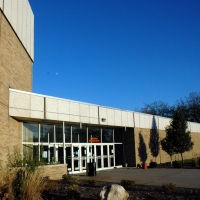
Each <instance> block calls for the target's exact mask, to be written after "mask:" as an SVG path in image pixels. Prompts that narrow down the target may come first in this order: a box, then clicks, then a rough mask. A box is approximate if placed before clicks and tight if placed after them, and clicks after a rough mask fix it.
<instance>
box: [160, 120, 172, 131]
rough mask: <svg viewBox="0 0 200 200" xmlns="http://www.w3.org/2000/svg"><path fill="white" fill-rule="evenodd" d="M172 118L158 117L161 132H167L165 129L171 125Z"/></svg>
mask: <svg viewBox="0 0 200 200" xmlns="http://www.w3.org/2000/svg"><path fill="white" fill-rule="evenodd" d="M170 121H171V119H170V118H165V117H158V126H159V129H160V130H165V128H166V127H167V126H168V125H170Z"/></svg>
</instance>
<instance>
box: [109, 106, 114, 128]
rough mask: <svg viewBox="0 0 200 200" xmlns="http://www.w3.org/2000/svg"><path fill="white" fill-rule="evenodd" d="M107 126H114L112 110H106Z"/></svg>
mask: <svg viewBox="0 0 200 200" xmlns="http://www.w3.org/2000/svg"><path fill="white" fill-rule="evenodd" d="M107 117H108V125H114V124H115V120H114V119H115V112H114V110H113V109H110V108H107Z"/></svg>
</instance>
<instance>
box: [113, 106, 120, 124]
mask: <svg viewBox="0 0 200 200" xmlns="http://www.w3.org/2000/svg"><path fill="white" fill-rule="evenodd" d="M114 113H115V114H114V119H115V126H121V124H122V115H121V110H116V109H115V110H114Z"/></svg>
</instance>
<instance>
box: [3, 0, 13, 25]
mask: <svg viewBox="0 0 200 200" xmlns="http://www.w3.org/2000/svg"><path fill="white" fill-rule="evenodd" d="M11 10H12V0H4V14H5V16H6V18H7V19H8V21H9V22H10V21H11Z"/></svg>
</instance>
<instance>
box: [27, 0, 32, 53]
mask: <svg viewBox="0 0 200 200" xmlns="http://www.w3.org/2000/svg"><path fill="white" fill-rule="evenodd" d="M30 23H31V9H30V5H29V2H27V18H26V49H27V51H28V53H29V54H30V50H31V24H30Z"/></svg>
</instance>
